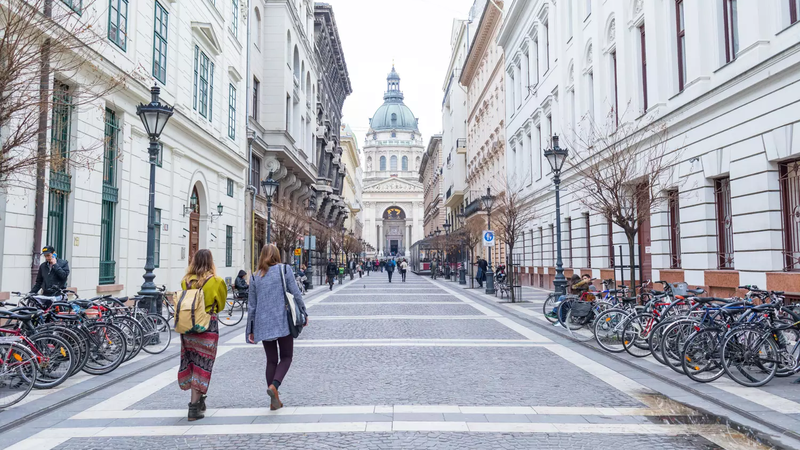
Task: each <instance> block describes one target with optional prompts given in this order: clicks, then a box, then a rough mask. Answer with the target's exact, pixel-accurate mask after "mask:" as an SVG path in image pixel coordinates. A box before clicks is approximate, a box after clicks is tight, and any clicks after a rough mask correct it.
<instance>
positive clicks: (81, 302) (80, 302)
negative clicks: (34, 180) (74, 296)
mask: <svg viewBox="0 0 800 450" xmlns="http://www.w3.org/2000/svg"><path fill="white" fill-rule="evenodd" d="M72 303H73V304H75V305H78V306H80V307H81V308H83V309H88V308H91V307H92V306H94V303H92V300H73V301H72Z"/></svg>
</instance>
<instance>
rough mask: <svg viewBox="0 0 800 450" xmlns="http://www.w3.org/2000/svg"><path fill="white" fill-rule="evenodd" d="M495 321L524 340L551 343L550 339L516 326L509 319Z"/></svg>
mask: <svg viewBox="0 0 800 450" xmlns="http://www.w3.org/2000/svg"><path fill="white" fill-rule="evenodd" d="M495 320H497V322H499V323H501V324H503V325H505V326H506V327H508V328H510V329H511V330H514V331H515V332H517V333H519V334H521V335H523V336H525V337H526V338H528V339H530V340H531V341H534V342H553V341H551V340H550V339H548V338H546V337H544V336H542V335H541V334H539V333H537V332H535V331H533V330H531V329H530V328H528V327H526V326H524V325H521V324H518V323H517V322H514V321H513V320H511V319H509V318H506V317H499V318H496V319H495ZM554 345H555V344H554Z"/></svg>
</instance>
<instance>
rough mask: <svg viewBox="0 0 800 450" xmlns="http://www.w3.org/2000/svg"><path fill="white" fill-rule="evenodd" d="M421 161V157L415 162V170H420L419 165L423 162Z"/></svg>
mask: <svg viewBox="0 0 800 450" xmlns="http://www.w3.org/2000/svg"><path fill="white" fill-rule="evenodd" d="M421 161H422V160H421V159H420V157H419V156H417V159H416V160H415V161H414V164H415V165H414V169H415V170H419V164H420V162H421Z"/></svg>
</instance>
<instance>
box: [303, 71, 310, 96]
mask: <svg viewBox="0 0 800 450" xmlns="http://www.w3.org/2000/svg"><path fill="white" fill-rule="evenodd" d="M310 88H311V72H306V89H310ZM303 92H305V93H308V91H306V90H303Z"/></svg>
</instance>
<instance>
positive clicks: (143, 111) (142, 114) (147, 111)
mask: <svg viewBox="0 0 800 450" xmlns="http://www.w3.org/2000/svg"><path fill="white" fill-rule="evenodd" d="M160 94H161V89H160V88H159V87H158V86H153V87H152V88H150V95H151V99H150V103H148V104H146V105H145V104H140V105H139V106H137V107H136V115H137V116H139V119H141V121H142V125H144V129H145V131H146V132H147V136H148V137H149V138H150V146H149V147H148V148H147V153H148V154H149V156H150V188H149V191H148V194H149V198H148V202H147V259H146V260H145V263H144V276H143V277H142V278H144V283H142V289H141V290H140V291H139V295H142V296H145V297H147V298H149V299H150V302H149V303H150V305H149V308H148V309H149V311H150V312H151V313H154V312H156V310H157V308H158V306H160V302H159V303H158V305H157V304H156V303H157V302H156V299H157V298H158V295H159V292H158V290H157V289H156V284H155V283H154V282H153V280H155V278H156V274H154V273H153V270H154V269H155V251H156V229H155V217H156V209H155V199H156V162H157V161H158V154H159V151H160V149H161V147H160V146H159V145H158V140H159V138H160V137H161V132H162V131H164V127H165V126H166V125H167V122H168V121H169V118H170V117H172V107H171V106H168V105H165V104H162V103H161V100H159V95H160Z"/></svg>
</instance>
